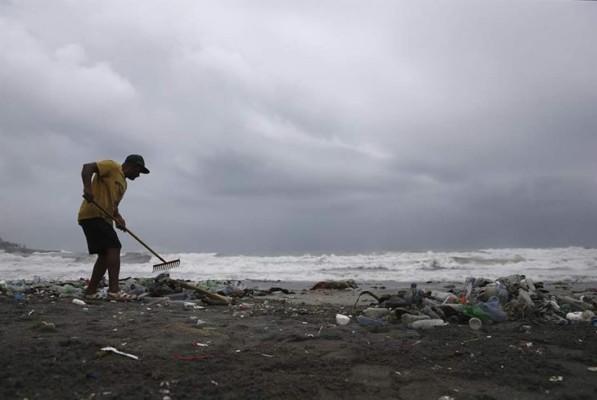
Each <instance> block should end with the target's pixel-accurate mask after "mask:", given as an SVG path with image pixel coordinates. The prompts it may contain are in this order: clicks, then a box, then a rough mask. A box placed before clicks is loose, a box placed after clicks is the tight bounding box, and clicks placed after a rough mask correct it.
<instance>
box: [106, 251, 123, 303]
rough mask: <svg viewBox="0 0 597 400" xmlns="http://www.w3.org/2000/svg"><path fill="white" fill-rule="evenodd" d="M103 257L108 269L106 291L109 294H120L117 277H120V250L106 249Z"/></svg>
mask: <svg viewBox="0 0 597 400" xmlns="http://www.w3.org/2000/svg"><path fill="white" fill-rule="evenodd" d="M104 257H105V260H104V262H105V265H106V268H107V269H108V282H109V283H108V287H109V288H108V291H110V293H118V292H120V284H119V283H118V276H119V275H120V249H106V251H105V252H104ZM104 272H105V270H104Z"/></svg>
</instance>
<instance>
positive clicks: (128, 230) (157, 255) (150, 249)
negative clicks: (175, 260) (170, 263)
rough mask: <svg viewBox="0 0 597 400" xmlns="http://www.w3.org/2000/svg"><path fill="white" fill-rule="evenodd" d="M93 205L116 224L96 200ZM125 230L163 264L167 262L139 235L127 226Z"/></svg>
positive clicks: (124, 227) (112, 217)
mask: <svg viewBox="0 0 597 400" xmlns="http://www.w3.org/2000/svg"><path fill="white" fill-rule="evenodd" d="M91 203H93V204H94V205H95V206H96V207H97V208H99V209H100V211H102V212H103V213H104V214H106V215H107V216H108V217H110V219H111V220H112V221H114V222H116V218H114V216H113V215H111V214H110V213H108V211H106V210H105V209H104V208H103V207H102V206H100V205H99V204H97V202H96V201H95V200H91ZM122 228H123V230H124V231H125V232H126V233H128V234H129V235H131V236H132V237H134V238H135V239H136V240H137V242H139V243H141V244H142V245H143V246H145V248H146V249H147V250H149V251H151V253H152V254H153V255H154V256H156V257H157V258H159V259H160V260H161V261H162V262H163V263H165V262H166V260H164V259H163V258H162V257H160V255H159V254H158V253H156V252H155V251H153V249H152V248H151V247H149V246H148V245H147V244H146V243H145V242H144V241H143V240H141V239H140V238H139V237H138V236H137V235H135V234H134V233H133V231H131V230H130V229H129V228H127V227H126V226H123V227H122Z"/></svg>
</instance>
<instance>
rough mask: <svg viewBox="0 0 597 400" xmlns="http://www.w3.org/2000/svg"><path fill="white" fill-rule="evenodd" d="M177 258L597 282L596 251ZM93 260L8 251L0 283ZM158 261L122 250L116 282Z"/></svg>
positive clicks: (293, 270) (317, 269)
mask: <svg viewBox="0 0 597 400" xmlns="http://www.w3.org/2000/svg"><path fill="white" fill-rule="evenodd" d="M162 257H164V259H165V260H166V261H171V260H175V259H180V260H181V266H180V267H178V268H174V269H171V270H169V271H168V272H170V275H171V276H172V277H173V278H176V279H189V280H194V281H205V280H237V281H244V280H252V281H311V282H312V281H323V280H348V279H352V280H355V281H356V282H384V281H398V282H408V281H412V282H415V281H418V282H425V281H436V282H441V281H452V282H454V281H455V282H459V281H464V279H466V277H469V276H472V277H477V278H487V279H496V278H499V277H502V276H508V275H513V274H522V275H525V276H526V277H528V278H531V279H533V280H534V281H567V282H591V281H597V249H593V248H582V247H566V248H546V249H531V248H520V249H483V250H476V251H466V252H434V251H427V252H384V253H365V254H317V255H311V254H303V255H276V256H249V255H221V254H215V253H182V254H162ZM94 261H95V256H90V255H88V254H81V253H70V252H36V253H32V254H13V253H6V252H2V251H0V280H19V279H25V280H32V279H37V278H39V279H42V280H50V281H51V280H76V279H79V278H89V276H90V274H91V269H92V265H93V263H94ZM157 263H160V261H159V260H158V259H156V258H155V257H153V256H150V255H148V254H144V253H123V255H122V263H121V270H120V271H121V272H120V277H121V278H125V277H135V278H137V277H143V278H147V277H153V276H157V275H158V274H159V272H157V273H153V272H152V269H153V267H152V266H153V264H157Z"/></svg>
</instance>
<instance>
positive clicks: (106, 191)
mask: <svg viewBox="0 0 597 400" xmlns="http://www.w3.org/2000/svg"><path fill="white" fill-rule="evenodd" d="M96 164H97V168H98V170H99V173H97V174H94V175H93V179H92V180H91V190H92V192H93V198H94V199H95V201H96V202H97V203H98V204H99V205H100V206H102V207H103V209H104V210H106V211H107V212H109V213H110V215H114V213H115V212H116V210H117V209H118V204H119V203H120V200H122V197H123V196H124V192H126V187H127V183H126V177H125V176H124V172H122V166H121V165H120V164H118V163H117V162H116V161H112V160H104V161H98V162H96ZM98 217H100V218H103V219H105V220H106V221H108V222H109V223H110V225H112V220H111V219H110V218H109V217H108V216H106V215H105V214H104V213H103V212H101V211H100V209H98V208H97V207H96V206H95V204H93V203H89V202H88V201H87V200H83V202H82V203H81V208H80V209H79V215H78V218H77V220H78V221H81V220H84V219H89V218H98Z"/></svg>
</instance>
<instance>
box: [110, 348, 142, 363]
mask: <svg viewBox="0 0 597 400" xmlns="http://www.w3.org/2000/svg"><path fill="white" fill-rule="evenodd" d="M101 350H102V351H111V352H112V353H116V354H119V355H121V356H125V357H128V358H132V359H133V360H138V359H139V357H137V356H135V355H133V354H129V353H125V352H123V351H120V350H118V349H116V348H115V347H110V346H108V347H103V348H102V349H101Z"/></svg>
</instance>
